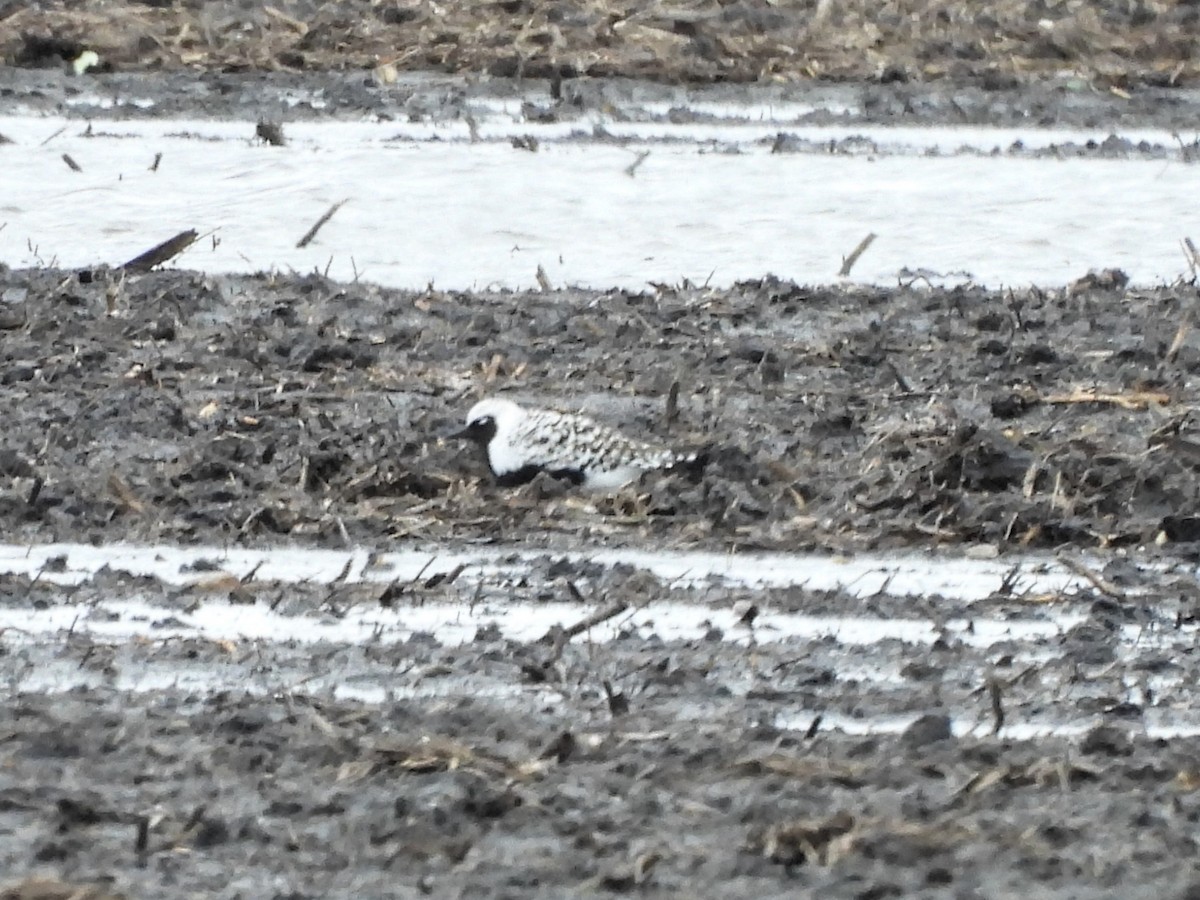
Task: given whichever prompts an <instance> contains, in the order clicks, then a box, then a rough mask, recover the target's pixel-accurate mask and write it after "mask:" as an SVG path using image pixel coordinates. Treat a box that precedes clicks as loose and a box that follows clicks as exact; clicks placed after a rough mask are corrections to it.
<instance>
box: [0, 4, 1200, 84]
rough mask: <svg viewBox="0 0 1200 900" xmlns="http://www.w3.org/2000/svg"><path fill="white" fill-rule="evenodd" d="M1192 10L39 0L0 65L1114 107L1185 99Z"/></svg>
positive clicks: (1, 28) (7, 18)
mask: <svg viewBox="0 0 1200 900" xmlns="http://www.w3.org/2000/svg"><path fill="white" fill-rule="evenodd" d="M1197 24H1198V21H1197V12H1196V9H1195V7H1194V6H1193V5H1192V4H1190V3H1176V2H1170V0H1139V2H1137V3H1132V2H1114V0H1110V2H1093V3H1075V4H1063V3H1037V4H1034V3H1027V2H1014V0H1001V2H992V3H987V4H972V3H962V2H961V0H888V2H886V3H882V4H881V3H878V2H871V0H839V2H834V3H830V2H823V0H803V2H795V3H786V4H785V3H772V2H769V0H737V2H728V0H694V2H691V3H687V4H675V5H670V6H664V5H663V4H659V3H650V2H647V0H577V2H573V3H571V4H568V5H563V4H554V3H539V2H535V0H504V2H496V3H453V4H438V3H433V2H431V0H391V2H368V0H337V2H322V0H277V2H275V3H273V4H272V3H259V2H250V3H247V2H234V0H216V2H212V0H206V2H202V3H201V2H180V3H175V2H128V0H101V2H91V3H87V4H81V3H76V2H71V0H47V2H42V3H37V4H28V3H21V2H13V0H8V2H4V3H0V62H3V63H4V64H7V65H17V66H30V67H37V66H57V65H63V64H64V62H65V61H66V60H71V59H75V58H77V57H78V56H79V54H80V53H82V52H83V51H85V50H92V51H95V52H97V53H98V55H99V57H100V66H101V68H103V69H116V70H122V71H129V70H141V71H163V70H166V71H172V70H173V71H180V70H183V71H193V72H194V71H268V72H269V71H280V70H282V71H291V72H307V71H314V70H316V71H329V70H349V71H354V70H359V71H362V70H371V69H373V68H376V67H379V66H380V65H381V64H384V65H388V66H390V67H392V68H394V69H396V70H400V71H420V72H426V71H434V72H454V73H460V74H473V75H485V74H486V75H492V76H501V77H514V76H516V77H521V76H524V77H550V76H555V77H564V78H571V77H578V76H589V77H614V76H616V77H638V78H649V79H654V80H661V81H667V82H673V83H679V82H729V81H738V82H746V81H771V80H781V81H794V80H809V79H825V80H833V81H845V80H855V81H875V82H882V83H898V82H899V83H903V82H913V81H938V80H950V79H957V80H963V79H975V80H977V81H979V82H981V83H982V84H984V85H986V86H988V87H991V88H1005V87H1010V86H1012V85H1014V84H1017V83H1020V82H1022V81H1028V80H1034V79H1044V78H1047V77H1052V78H1053V77H1057V78H1075V79H1077V80H1080V81H1083V82H1085V83H1086V82H1087V81H1092V82H1094V83H1095V84H1096V85H1097V86H1098V87H1100V88H1101V89H1108V88H1110V87H1112V88H1115V89H1116V90H1118V91H1121V90H1123V89H1127V88H1137V87H1140V86H1159V87H1176V86H1179V85H1186V84H1194V83H1195V81H1196V79H1197V76H1198V75H1200V68H1198V63H1197V56H1196V52H1195V51H1196V37H1195V34H1196V29H1197Z"/></svg>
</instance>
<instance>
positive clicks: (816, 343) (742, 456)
mask: <svg viewBox="0 0 1200 900" xmlns="http://www.w3.org/2000/svg"><path fill="white" fill-rule="evenodd" d="M1194 293H1195V291H1194V288H1192V287H1190V286H1185V285H1181V286H1178V287H1163V288H1158V289H1142V288H1131V287H1129V286H1128V285H1126V284H1125V283H1124V281H1123V280H1121V279H1118V280H1116V281H1113V280H1112V279H1111V278H1108V277H1107V276H1105V277H1104V279H1103V280H1101V281H1096V282H1094V283H1093V282H1090V281H1088V280H1086V279H1084V280H1081V281H1079V282H1076V283H1075V284H1074V285H1072V286H1071V288H1070V289H1069V290H1065V289H1062V290H1042V289H1031V290H1026V291H1016V290H1007V291H1002V292H998V291H987V290H983V289H979V288H973V287H961V288H956V289H952V290H940V289H931V288H922V287H908V288H896V289H890V290H889V289H883V288H862V287H846V288H838V287H833V288H817V287H804V286H800V285H795V284H791V283H787V282H781V281H777V280H775V279H770V278H768V279H763V280H759V281H753V282H745V283H742V284H739V285H736V286H735V287H733V288H731V289H729V290H715V289H701V288H694V287H686V286H685V287H668V286H661V287H660V288H659V289H657V290H655V291H653V292H651V293H646V294H631V293H628V292H624V291H610V292H606V293H601V292H587V291H575V290H570V291H554V292H550V293H545V292H534V293H455V292H442V291H432V290H431V291H426V292H423V293H412V292H404V291H394V290H385V289H382V288H379V287H375V286H372V285H369V284H340V283H336V282H332V281H328V280H325V279H322V278H320V277H316V276H312V277H305V278H300V279H287V278H282V277H280V276H278V275H271V276H257V277H226V276H216V275H199V274H196V273H190V272H176V271H157V272H152V273H150V274H147V275H140V276H139V275H133V274H131V273H129V272H128V271H126V272H125V273H124V275H123V276H119V275H118V274H117V273H116V272H106V271H105V270H95V271H90V272H85V273H78V272H69V271H50V270H22V271H17V270H9V269H0V297H3V300H4V302H3V304H2V312H3V316H2V320H3V327H4V328H5V329H6V330H5V332H4V334H5V341H4V346H3V372H2V373H0V379H2V381H3V383H4V385H5V386H6V392H7V395H8V397H9V398H10V401H11V402H10V404H9V410H10V412H9V422H8V426H7V428H6V430H5V434H4V437H3V439H2V440H0V464H2V467H3V471H4V473H5V475H6V476H7V482H6V484H5V485H4V488H3V492H2V493H0V513H2V515H3V518H4V521H5V523H6V530H7V533H8V534H9V535H10V536H11V539H14V540H50V539H68V538H74V539H87V538H88V537H89V536H91V535H93V534H99V533H101V532H102V531H103V530H106V529H108V528H111V527H113V526H114V525H118V524H119V527H120V528H121V529H122V532H123V534H124V535H126V536H127V537H129V538H131V539H139V540H158V539H164V540H166V539H173V540H185V541H206V542H213V543H221V542H225V541H230V540H232V541H237V542H242V541H250V542H253V541H259V540H274V539H277V538H278V537H281V536H287V537H290V538H293V539H300V540H306V541H313V542H315V543H318V544H326V545H339V546H340V545H344V544H346V543H366V544H377V543H379V542H382V541H393V540H395V539H397V538H402V537H419V538H421V539H422V540H445V539H450V538H456V539H470V540H479V539H484V540H488V539H504V540H509V541H513V540H516V541H520V540H526V539H532V540H536V541H539V542H545V541H549V542H550V543H551V544H552V545H553V544H555V543H569V542H571V541H573V540H577V539H579V538H580V537H582V536H585V535H586V536H587V537H588V538H589V539H590V540H592V541H602V542H612V543H631V542H641V541H648V540H653V541H655V542H658V543H660V544H663V545H674V546H713V547H727V546H730V545H731V544H732V545H737V546H740V547H743V548H787V549H791V550H797V549H803V548H832V549H840V548H855V547H859V548H863V547H876V548H880V547H897V546H904V545H913V544H917V545H937V544H943V545H944V544H981V543H982V544H989V545H992V546H995V547H996V548H998V549H1001V550H1003V549H1004V548H1037V547H1057V546H1060V545H1063V544H1071V545H1074V546H1077V547H1085V548H1088V547H1091V548H1104V547H1116V546H1125V545H1152V544H1153V543H1154V542H1156V541H1157V542H1159V543H1163V542H1176V543H1177V544H1181V546H1177V547H1176V549H1177V550H1178V551H1180V552H1187V551H1186V547H1187V546H1190V545H1191V544H1192V543H1193V542H1194V540H1195V534H1193V532H1194V531H1195V529H1190V528H1189V527H1188V526H1187V524H1186V522H1187V521H1189V519H1188V517H1189V516H1190V515H1191V510H1192V508H1193V507H1194V506H1195V505H1196V500H1197V494H1198V481H1197V469H1196V464H1195V460H1194V459H1193V458H1192V456H1193V455H1192V454H1190V453H1189V452H1188V448H1189V447H1190V446H1191V444H1192V443H1194V442H1195V441H1196V437H1195V435H1194V434H1193V432H1194V431H1195V428H1196V426H1195V423H1193V421H1192V415H1193V413H1192V406H1193V405H1192V404H1191V402H1190V400H1189V399H1188V398H1189V397H1191V396H1192V395H1193V394H1194V393H1195V392H1196V388H1197V385H1196V373H1197V371H1200V345H1197V344H1196V337H1195V335H1193V334H1192V333H1190V332H1189V331H1183V332H1181V331H1180V323H1181V321H1183V319H1184V317H1185V316H1187V315H1188V314H1189V313H1188V311H1189V310H1190V308H1191V304H1192V303H1193V302H1194ZM1181 334H1182V338H1180V335H1181ZM1168 351H1170V354H1168ZM676 384H677V385H679V387H678V388H677V389H675V391H672V387H673V385H676ZM493 393H499V394H509V395H512V396H514V397H515V398H517V399H525V400H529V401H532V402H536V403H539V404H543V405H551V406H559V407H561V408H564V409H580V408H582V409H585V410H587V411H588V412H589V413H591V414H593V415H595V416H598V417H600V418H601V419H606V420H609V421H612V422H613V423H614V424H616V425H618V426H620V427H622V428H623V429H625V430H627V431H628V432H629V433H631V434H635V435H644V436H645V437H647V438H652V439H657V440H661V441H664V442H669V443H671V444H674V445H683V446H688V445H693V446H701V445H708V446H711V447H712V448H713V449H712V452H711V455H710V460H709V464H708V468H707V469H706V471H705V474H704V476H703V477H702V478H701V479H699V481H698V482H693V481H692V480H690V479H689V478H687V477H685V476H681V475H680V476H676V475H669V474H667V475H651V476H648V477H646V478H645V479H643V481H642V482H640V483H638V484H636V485H634V486H632V487H631V488H628V489H626V490H624V491H622V492H619V493H617V494H614V495H611V496H606V495H586V494H581V493H580V492H578V491H574V490H571V489H570V488H569V486H566V485H561V484H557V483H555V482H554V480H553V479H544V478H543V479H538V480H537V481H535V482H534V483H532V484H531V485H529V486H527V487H525V488H523V489H516V490H505V489H501V488H498V487H497V486H495V485H494V484H493V483H492V481H491V479H490V477H489V476H488V473H487V469H486V466H485V465H483V464H482V460H481V459H480V458H479V457H478V456H477V455H476V454H474V453H473V452H472V450H471V448H470V447H469V446H466V445H463V444H460V443H458V442H454V441H445V440H443V439H442V437H441V436H442V435H444V434H445V433H447V432H448V431H449V430H450V429H451V427H452V426H454V425H457V423H458V422H459V420H460V418H461V416H462V415H463V411H464V410H465V409H466V408H468V407H469V406H470V404H471V403H472V402H473V401H474V400H475V399H477V398H478V397H479V396H482V395H486V394H493ZM672 395H674V396H675V397H676V402H675V404H674V405H675V415H674V416H668V415H667V412H668V410H667V407H668V405H669V401H670V398H671V397H672Z"/></svg>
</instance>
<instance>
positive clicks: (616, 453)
mask: <svg viewBox="0 0 1200 900" xmlns="http://www.w3.org/2000/svg"><path fill="white" fill-rule="evenodd" d="M454 437H460V438H470V439H471V440H473V441H476V442H477V443H479V444H481V445H482V446H483V447H484V449H485V450H486V451H487V458H488V464H489V465H490V466H491V469H492V474H494V475H495V476H496V481H497V482H498V483H499V484H500V485H501V486H504V487H511V486H513V485H518V484H524V483H525V482H527V481H530V480H531V479H532V478H533V477H534V476H535V475H537V474H538V472H548V473H549V474H551V475H554V476H556V477H565V478H569V479H570V480H571V481H573V482H574V483H575V484H580V485H583V487H585V488H588V489H591V490H598V491H611V490H616V489H617V488H619V487H621V486H623V485H626V484H628V483H629V482H631V481H633V480H634V479H635V478H637V477H638V476H640V475H641V474H642V473H643V472H649V471H653V470H656V469H674V468H687V469H693V470H694V469H698V468H700V467H701V466H703V464H704V454H703V453H700V452H677V451H675V450H670V449H668V448H666V447H660V446H656V445H654V444H648V443H645V442H644V441H635V440H632V439H631V438H627V437H625V436H624V435H623V434H621V433H620V432H619V431H616V430H615V429H613V428H610V427H609V426H607V425H603V424H601V423H600V422H597V421H596V420H595V419H591V418H589V417H587V416H583V415H578V414H574V413H562V412H556V411H554V410H550V409H525V408H523V407H521V406H518V405H517V404H516V403H514V402H513V401H511V400H506V399H504V398H502V397H493V398H491V399H488V400H480V401H479V402H478V403H476V404H475V405H474V406H472V407H471V411H470V412H469V413H467V426H466V428H464V429H462V430H461V431H458V432H456V433H455V434H454Z"/></svg>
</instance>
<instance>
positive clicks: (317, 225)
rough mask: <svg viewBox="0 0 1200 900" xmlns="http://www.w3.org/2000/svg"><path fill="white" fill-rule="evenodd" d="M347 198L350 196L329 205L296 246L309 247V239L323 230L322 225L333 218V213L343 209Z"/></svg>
mask: <svg viewBox="0 0 1200 900" xmlns="http://www.w3.org/2000/svg"><path fill="white" fill-rule="evenodd" d="M347 200H349V198H348V197H347V198H346V200H339V201H338V202H337V203H335V204H333V206H331V207H329V209H327V210H325V215H323V216H321V218H319V219H317V221H316V222H314V223H313V227H312V228H310V229H308V231H306V232H304V237H302V238H300V242H299V243H298V244H296V246H297V247H307V246H308V243H309V241H311V240H312V239H313V238H315V237H316V236H317V232H318V231H320V230H321V228H322V226H324V224H325V223H326V222H328V221H329V220H330V219H332V218H333V214H334V213H335V212H337V211H338V210H339V209H341V208H342V206H344V205H345V203H346V201H347Z"/></svg>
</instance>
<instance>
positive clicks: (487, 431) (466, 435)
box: [446, 416, 496, 445]
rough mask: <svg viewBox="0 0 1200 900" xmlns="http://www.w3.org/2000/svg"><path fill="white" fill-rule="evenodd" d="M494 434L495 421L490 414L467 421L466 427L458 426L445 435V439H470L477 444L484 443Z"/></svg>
mask: <svg viewBox="0 0 1200 900" xmlns="http://www.w3.org/2000/svg"><path fill="white" fill-rule="evenodd" d="M495 436H496V421H495V419H493V418H491V416H488V417H487V418H483V419H476V420H475V421H474V422H468V423H467V427H466V428H459V429H458V430H456V431H453V432H451V433H450V434H448V435H446V440H451V441H458V440H471V441H474V442H475V443H477V444H484V445H486V444H487V443H488V442H489V441H491V439H492V438H494V437H495Z"/></svg>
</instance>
